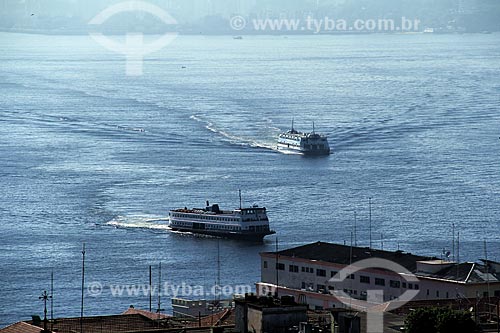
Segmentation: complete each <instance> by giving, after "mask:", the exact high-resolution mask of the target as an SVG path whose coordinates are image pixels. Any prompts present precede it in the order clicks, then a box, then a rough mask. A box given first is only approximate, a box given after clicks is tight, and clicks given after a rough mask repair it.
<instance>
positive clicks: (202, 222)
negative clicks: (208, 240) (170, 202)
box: [169, 201, 276, 241]
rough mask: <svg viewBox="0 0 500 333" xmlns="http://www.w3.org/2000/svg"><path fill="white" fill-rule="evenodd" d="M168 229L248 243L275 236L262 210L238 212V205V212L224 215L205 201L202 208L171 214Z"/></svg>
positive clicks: (255, 207) (252, 209)
mask: <svg viewBox="0 0 500 333" xmlns="http://www.w3.org/2000/svg"><path fill="white" fill-rule="evenodd" d="M169 226H170V228H171V229H172V230H173V231H181V232H191V233H196V234H204V235H211V236H217V237H225V238H235V239H242V240H249V241H262V239H263V238H264V237H265V236H267V235H271V234H274V233H276V232H275V231H273V230H271V229H270V228H269V219H268V217H267V211H266V208H265V207H259V206H257V205H253V206H252V207H249V208H242V207H241V205H240V208H239V209H234V210H232V211H227V210H221V209H220V208H219V205H217V204H213V205H210V204H209V202H208V201H207V205H206V207H205V208H192V209H188V208H187V207H185V208H181V209H174V210H171V211H170V212H169Z"/></svg>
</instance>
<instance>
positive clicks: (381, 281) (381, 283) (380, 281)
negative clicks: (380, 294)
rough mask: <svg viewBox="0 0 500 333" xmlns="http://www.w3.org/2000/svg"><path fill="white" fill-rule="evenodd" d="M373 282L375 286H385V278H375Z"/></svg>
mask: <svg viewBox="0 0 500 333" xmlns="http://www.w3.org/2000/svg"><path fill="white" fill-rule="evenodd" d="M375 284H376V285H377V286H385V280H384V279H381V278H375Z"/></svg>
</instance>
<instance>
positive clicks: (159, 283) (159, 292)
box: [156, 261, 163, 320]
mask: <svg viewBox="0 0 500 333" xmlns="http://www.w3.org/2000/svg"><path fill="white" fill-rule="evenodd" d="M162 311H163V309H162V308H161V261H160V264H159V266H158V309H156V312H157V313H158V320H160V319H161V312H162Z"/></svg>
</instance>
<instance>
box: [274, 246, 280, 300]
mask: <svg viewBox="0 0 500 333" xmlns="http://www.w3.org/2000/svg"><path fill="white" fill-rule="evenodd" d="M278 248H279V245H278V237H276V292H275V293H274V294H275V297H276V298H278V284H279V270H278V260H279V254H278Z"/></svg>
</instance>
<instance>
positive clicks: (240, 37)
mask: <svg viewBox="0 0 500 333" xmlns="http://www.w3.org/2000/svg"><path fill="white" fill-rule="evenodd" d="M233 39H243V36H234V37H233Z"/></svg>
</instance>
